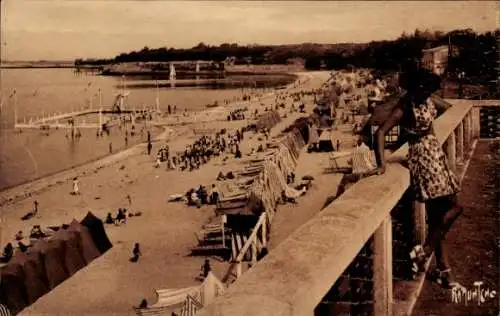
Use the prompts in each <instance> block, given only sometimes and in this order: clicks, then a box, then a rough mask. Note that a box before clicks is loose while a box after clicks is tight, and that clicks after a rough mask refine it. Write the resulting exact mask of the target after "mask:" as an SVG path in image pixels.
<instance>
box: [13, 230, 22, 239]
mask: <svg viewBox="0 0 500 316" xmlns="http://www.w3.org/2000/svg"><path fill="white" fill-rule="evenodd" d="M15 239H16V241H19V240H23V239H24V235H23V231H22V230H20V231H18V232H17V234H16V236H15Z"/></svg>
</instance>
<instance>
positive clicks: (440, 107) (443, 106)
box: [431, 94, 450, 116]
mask: <svg viewBox="0 0 500 316" xmlns="http://www.w3.org/2000/svg"><path fill="white" fill-rule="evenodd" d="M431 99H432V101H433V102H434V106H435V107H436V110H437V112H438V116H439V115H441V114H443V113H444V112H446V110H448V109H449V108H450V104H449V103H447V102H446V101H445V100H443V99H442V98H441V97H440V96H438V95H437V94H432V95H431Z"/></svg>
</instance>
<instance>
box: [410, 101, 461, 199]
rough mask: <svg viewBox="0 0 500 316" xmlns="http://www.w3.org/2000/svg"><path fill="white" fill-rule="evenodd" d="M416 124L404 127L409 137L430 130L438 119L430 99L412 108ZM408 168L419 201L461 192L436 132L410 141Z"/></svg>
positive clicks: (412, 186)
mask: <svg viewBox="0 0 500 316" xmlns="http://www.w3.org/2000/svg"><path fill="white" fill-rule="evenodd" d="M411 108H412V109H413V116H414V117H413V120H411V121H413V123H412V124H409V125H410V126H408V127H405V129H406V131H407V132H408V133H409V134H410V135H412V134H413V135H415V134H418V133H422V132H424V134H425V131H428V130H429V129H430V128H431V127H432V122H433V121H434V119H435V118H436V116H437V110H436V107H435V105H434V102H433V101H432V100H431V98H427V100H426V102H425V103H424V104H420V105H412V106H411ZM408 166H409V169H410V176H411V188H412V190H413V191H414V194H415V198H416V199H417V200H418V201H420V202H425V201H427V200H429V199H434V198H437V197H442V196H447V195H453V194H456V193H458V192H459V191H460V187H459V184H458V181H457V179H456V177H455V175H454V174H453V172H452V171H451V170H450V168H449V167H448V162H447V159H446V156H445V154H444V151H443V149H442V147H441V145H440V144H439V141H438V139H437V138H436V136H435V135H434V134H433V133H429V134H427V135H425V136H423V137H416V138H415V139H414V140H412V141H409V150H408Z"/></svg>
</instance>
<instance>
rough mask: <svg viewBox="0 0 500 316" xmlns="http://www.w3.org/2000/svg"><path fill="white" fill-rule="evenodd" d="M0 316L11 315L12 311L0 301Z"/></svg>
mask: <svg viewBox="0 0 500 316" xmlns="http://www.w3.org/2000/svg"><path fill="white" fill-rule="evenodd" d="M0 316H12V313H11V312H10V310H9V309H8V308H7V306H5V305H3V304H2V303H0Z"/></svg>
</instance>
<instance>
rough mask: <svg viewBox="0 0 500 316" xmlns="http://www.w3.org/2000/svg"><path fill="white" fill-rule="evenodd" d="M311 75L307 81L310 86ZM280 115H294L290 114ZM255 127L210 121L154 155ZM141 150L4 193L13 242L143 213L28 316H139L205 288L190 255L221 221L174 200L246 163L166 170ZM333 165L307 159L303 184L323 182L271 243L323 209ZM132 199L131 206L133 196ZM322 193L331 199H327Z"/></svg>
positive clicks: (6, 228)
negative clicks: (212, 222) (204, 231)
mask: <svg viewBox="0 0 500 316" xmlns="http://www.w3.org/2000/svg"><path fill="white" fill-rule="evenodd" d="M300 77H301V78H303V81H305V82H304V83H303V84H302V85H300V86H297V87H295V88H289V89H287V90H279V91H278V92H283V91H286V93H290V92H294V91H300V90H304V91H307V90H311V89H317V88H319V87H320V86H321V84H322V83H323V82H324V81H325V80H326V79H327V78H328V77H329V74H328V73H326V72H318V73H306V74H301V76H300ZM304 78H306V79H307V80H304ZM307 98H308V97H305V101H306V102H305V105H306V111H307V112H309V113H310V112H311V110H312V108H313V107H314V104H313V100H312V97H309V99H307ZM274 101H275V100H274V98H273V97H272V96H268V97H267V98H262V100H255V101H253V102H250V103H247V106H248V108H249V109H250V111H249V113H252V111H253V110H254V109H255V108H259V109H263V107H264V106H263V105H262V104H261V103H264V104H265V106H270V105H273V104H274ZM280 111H281V113H282V114H283V113H285V112H287V113H288V112H289V104H287V108H286V109H283V110H280ZM305 115H306V114H301V113H298V112H296V113H292V114H288V117H287V118H285V119H283V120H282V121H281V122H280V123H278V124H277V125H276V126H275V127H274V128H273V129H272V131H271V136H272V135H276V134H278V133H279V132H281V131H282V130H283V129H284V128H286V127H287V126H289V125H290V124H291V123H292V122H293V121H294V120H295V119H296V118H298V117H299V116H305ZM247 123H248V122H247V121H246V120H241V121H230V122H228V121H225V122H224V121H207V122H205V123H202V122H199V123H197V124H194V125H184V126H181V127H172V129H167V130H166V132H165V133H163V134H162V135H161V137H160V138H159V139H158V140H157V141H156V142H155V143H153V153H156V151H157V149H158V148H159V147H160V146H161V145H163V144H164V143H165V141H167V142H168V145H169V146H170V150H171V151H177V150H182V149H184V147H185V146H186V145H187V144H190V143H192V142H193V141H194V140H195V138H196V136H195V135H194V133H193V128H196V129H200V128H203V129H221V128H227V129H228V130H229V131H231V130H233V129H235V128H241V127H243V126H244V125H246V124H247ZM252 134H253V133H252V132H249V133H247V134H246V135H245V140H244V141H243V143H242V146H241V150H242V152H243V156H244V157H245V156H246V154H248V153H249V152H250V149H251V148H255V147H256V146H257V145H258V144H259V143H260V142H259V141H258V139H257V138H258V137H257V135H252ZM145 151H146V149H145V145H144V144H141V145H138V146H135V147H133V148H130V149H128V150H126V151H123V152H120V153H118V154H116V155H113V156H109V157H107V158H105V159H103V160H100V161H97V162H94V163H91V164H89V165H85V166H82V167H78V168H75V169H73V170H70V171H66V172H63V173H61V174H58V175H54V176H51V177H49V178H46V179H43V180H39V181H35V182H33V183H30V184H26V185H23V186H20V187H16V188H13V189H10V190H7V191H5V192H2V194H1V195H0V196H1V199H2V217H3V218H2V234H1V236H2V242H3V244H5V243H6V242H9V241H12V240H13V238H14V235H15V233H16V232H17V231H19V230H22V231H23V232H24V233H25V234H27V233H28V232H29V230H30V229H31V227H32V226H33V225H41V226H42V227H45V226H51V225H55V226H58V225H61V224H63V223H69V222H70V221H71V220H72V219H74V218H75V219H77V220H80V219H82V218H83V217H84V216H85V215H86V213H87V212H88V211H92V212H93V213H94V214H95V215H96V216H98V217H100V218H104V217H105V216H106V214H107V213H108V212H111V213H112V214H114V213H115V212H116V210H117V209H118V208H119V207H126V208H127V209H128V210H129V211H130V212H132V213H135V212H142V216H140V217H132V218H130V219H129V221H128V222H127V224H125V225H122V226H114V225H111V226H110V225H107V226H106V228H107V233H108V235H109V238H110V240H111V241H112V243H113V245H114V247H113V248H112V249H111V250H109V251H108V252H107V253H105V254H104V255H103V256H102V257H100V258H98V259H96V260H95V261H93V262H92V263H91V264H90V265H88V266H87V267H85V268H84V269H82V270H80V271H78V272H77V273H76V274H75V275H74V276H72V277H71V278H70V279H68V280H66V281H65V282H63V283H62V284H60V285H59V286H57V287H56V288H55V289H54V290H52V291H51V292H49V293H48V294H46V295H45V296H43V297H41V298H40V299H39V300H38V301H37V302H36V303H34V304H33V305H32V306H30V307H28V308H26V309H25V310H24V311H23V312H22V313H21V314H20V315H78V316H80V315H82V316H83V315H103V316H104V315H134V311H133V309H132V306H133V305H137V304H138V303H139V302H140V300H141V299H142V298H143V297H145V298H146V299H148V301H150V302H152V303H153V302H154V301H155V297H154V291H155V290H156V289H162V288H181V287H186V286H193V285H196V284H199V281H198V280H197V279H196V278H197V276H198V274H199V271H200V270H199V269H200V266H201V264H202V263H203V260H204V258H203V257H189V256H188V254H189V252H190V249H191V248H192V247H193V246H195V245H196V243H197V240H196V238H195V233H196V232H198V231H200V229H201V227H202V225H203V224H206V223H207V221H209V219H210V218H211V217H212V216H213V215H214V212H213V206H203V207H201V208H199V209H197V208H194V207H188V206H186V205H185V203H182V202H180V203H168V202H167V198H168V196H169V195H171V194H176V193H180V194H184V193H185V192H186V191H187V190H188V189H190V188H194V187H197V186H199V185H200V184H203V185H206V186H209V185H211V184H212V183H215V179H216V177H217V174H218V173H219V171H221V170H223V171H230V170H237V169H238V168H239V167H238V166H239V165H241V164H242V162H241V161H235V160H234V159H229V160H228V161H227V162H225V163H224V165H223V163H222V158H217V159H214V160H212V161H210V162H209V163H208V164H206V165H203V166H202V167H200V169H198V170H195V171H192V172H187V171H185V172H180V171H167V170H166V168H165V166H164V165H162V167H160V168H154V157H153V156H147V155H146V154H145ZM327 163H328V159H327V156H326V154H325V155H324V156H321V154H318V155H307V154H302V155H301V157H300V159H299V165H298V167H297V173H296V174H297V177H301V176H303V175H305V174H309V175H313V176H314V177H315V179H316V180H315V184H314V186H313V188H312V189H311V190H310V193H308V194H307V195H306V196H305V197H303V198H301V200H300V201H299V204H297V205H285V206H283V207H281V208H280V209H279V211H278V213H277V214H278V216H277V217H276V219H275V222H274V223H273V226H274V227H276V229H273V230H272V237H271V249H272V245H274V244H277V243H279V242H280V240H282V239H283V238H285V237H286V236H287V234H289V233H290V232H291V231H293V230H294V229H296V228H297V227H298V226H299V225H300V224H301V223H303V222H304V221H305V220H307V218H309V217H310V216H311V214H313V213H314V212H317V211H319V210H320V208H321V206H322V204H323V203H324V196H327V195H329V194H334V193H335V191H336V187H337V186H338V182H339V181H340V176H339V175H328V174H324V172H323V169H324V167H325V164H327ZM75 176H79V180H80V191H81V195H79V196H73V195H70V192H71V189H72V188H71V181H70V180H71V179H72V178H73V177H75ZM127 195H130V196H131V198H132V203H131V205H129V204H128V201H127V199H126V197H127ZM320 196H322V197H323V198H318V197H320ZM34 200H37V201H38V202H39V213H38V215H37V216H36V217H35V218H32V219H31V220H29V221H22V220H21V219H20V217H21V216H23V215H24V214H26V213H27V212H28V211H31V210H32V207H33V201H34ZM135 242H139V243H140V244H141V251H142V253H143V256H142V257H141V259H140V261H139V262H138V263H131V262H129V260H128V259H129V258H130V256H131V250H132V248H133V244H134V243H135ZM211 263H212V269H213V271H214V274H215V275H216V276H217V277H219V278H222V277H223V274H224V272H225V271H226V269H227V265H228V263H226V262H218V261H216V260H211Z"/></svg>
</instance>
